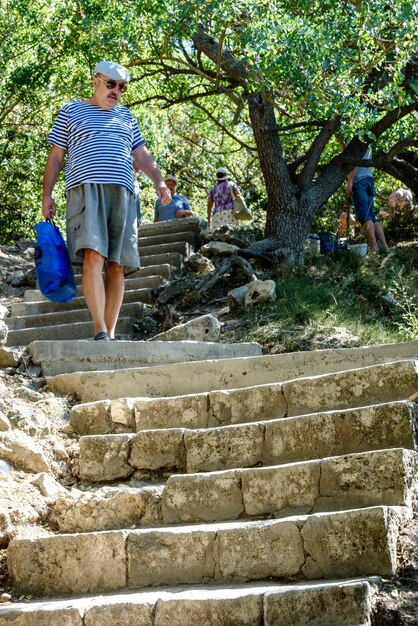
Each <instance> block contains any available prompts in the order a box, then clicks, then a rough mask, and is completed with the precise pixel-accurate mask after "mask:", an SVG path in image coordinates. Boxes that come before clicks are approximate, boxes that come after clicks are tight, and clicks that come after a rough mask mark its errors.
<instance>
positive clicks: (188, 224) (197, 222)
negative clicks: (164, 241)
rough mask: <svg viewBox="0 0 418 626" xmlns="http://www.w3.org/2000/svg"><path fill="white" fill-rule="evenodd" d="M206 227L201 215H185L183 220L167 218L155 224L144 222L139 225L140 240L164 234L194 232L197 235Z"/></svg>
mask: <svg viewBox="0 0 418 626" xmlns="http://www.w3.org/2000/svg"><path fill="white" fill-rule="evenodd" d="M203 229H204V224H203V220H202V219H201V218H200V217H185V218H182V219H181V220H167V221H166V222H157V223H155V224H144V223H142V224H141V226H140V227H139V241H141V239H142V238H143V237H154V236H158V235H164V234H172V233H184V232H193V233H195V235H196V237H198V235H199V234H200V232H201V230H203Z"/></svg>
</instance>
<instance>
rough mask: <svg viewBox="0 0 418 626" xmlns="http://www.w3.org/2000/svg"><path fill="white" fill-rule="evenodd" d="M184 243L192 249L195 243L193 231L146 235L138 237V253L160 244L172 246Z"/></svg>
mask: <svg viewBox="0 0 418 626" xmlns="http://www.w3.org/2000/svg"><path fill="white" fill-rule="evenodd" d="M179 242H185V243H188V244H189V245H191V246H192V247H193V246H194V245H195V243H196V233H194V232H193V231H191V230H189V231H183V232H181V231H180V232H177V233H159V234H156V235H147V236H142V235H141V236H140V237H139V251H140V252H141V251H142V250H143V249H144V248H147V247H149V246H155V245H161V244H172V243H179Z"/></svg>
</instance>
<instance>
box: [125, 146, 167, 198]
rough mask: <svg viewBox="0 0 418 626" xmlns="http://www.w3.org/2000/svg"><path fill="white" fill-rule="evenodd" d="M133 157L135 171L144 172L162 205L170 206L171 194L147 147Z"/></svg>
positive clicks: (141, 148)
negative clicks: (153, 186)
mask: <svg viewBox="0 0 418 626" xmlns="http://www.w3.org/2000/svg"><path fill="white" fill-rule="evenodd" d="M132 156H133V158H134V168H135V170H142V171H143V172H144V174H146V175H147V176H148V178H149V179H150V180H152V182H153V183H154V185H155V190H156V192H157V196H158V199H159V200H160V201H161V204H168V203H169V202H170V201H171V193H170V190H169V188H168V187H167V185H166V184H165V182H164V179H163V177H162V174H161V172H160V170H159V169H158V165H157V163H156V162H155V159H154V157H153V156H152V154H151V153H150V152H149V150H148V149H147V148H146V147H145V146H141V147H140V148H137V149H136V150H135V151H134V152H133V153H132Z"/></svg>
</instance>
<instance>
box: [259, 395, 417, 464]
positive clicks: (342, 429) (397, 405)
mask: <svg viewBox="0 0 418 626" xmlns="http://www.w3.org/2000/svg"><path fill="white" fill-rule="evenodd" d="M415 414H417V415H418V409H417V407H416V405H415V404H413V403H408V402H393V403H388V404H382V405H374V406H367V407H362V408H359V409H347V410H342V411H341V410H340V411H332V412H331V411H330V412H327V413H316V414H311V415H304V416H298V417H293V418H289V419H284V420H272V421H269V422H266V432H265V446H264V457H263V464H264V465H274V464H277V463H290V462H292V461H297V460H303V459H316V458H320V457H325V456H334V455H340V454H347V453H350V452H361V451H363V450H372V449H381V448H391V447H405V448H414V447H415V444H414V436H413V432H414V429H413V423H414V419H416V418H415V417H414V416H415Z"/></svg>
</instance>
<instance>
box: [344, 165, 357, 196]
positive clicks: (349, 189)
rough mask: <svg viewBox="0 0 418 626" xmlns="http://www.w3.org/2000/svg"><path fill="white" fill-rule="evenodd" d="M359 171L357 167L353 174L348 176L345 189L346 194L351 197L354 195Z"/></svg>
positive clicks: (352, 171)
mask: <svg viewBox="0 0 418 626" xmlns="http://www.w3.org/2000/svg"><path fill="white" fill-rule="evenodd" d="M357 170H358V167H355V168H354V169H353V170H351V172H350V173H349V175H348V176H347V187H346V188H345V191H346V193H348V195H349V196H352V195H353V181H354V178H355V176H356V174H357Z"/></svg>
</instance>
